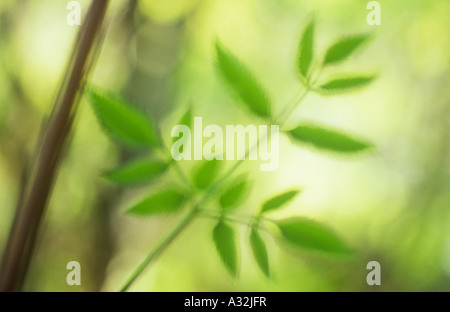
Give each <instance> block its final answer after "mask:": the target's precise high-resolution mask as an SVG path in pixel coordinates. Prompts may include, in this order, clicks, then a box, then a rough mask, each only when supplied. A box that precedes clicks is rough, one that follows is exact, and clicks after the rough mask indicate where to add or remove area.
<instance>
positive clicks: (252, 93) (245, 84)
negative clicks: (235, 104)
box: [216, 42, 271, 117]
mask: <svg viewBox="0 0 450 312" xmlns="http://www.w3.org/2000/svg"><path fill="white" fill-rule="evenodd" d="M216 53H217V67H218V69H219V72H220V73H221V75H222V76H223V78H224V79H225V80H226V81H227V83H228V84H229V85H230V86H231V87H232V89H233V90H234V91H235V92H236V93H237V95H238V96H239V97H240V98H241V100H242V101H243V102H244V104H245V105H247V107H248V108H249V109H250V110H251V111H252V112H253V113H255V114H256V115H258V116H261V117H270V106H271V103H270V100H269V98H268V96H267V93H266V92H265V91H264V89H263V88H262V87H261V85H260V84H259V83H258V81H257V80H256V78H255V77H254V76H253V74H252V73H251V72H250V71H249V70H248V69H247V67H246V66H245V65H244V64H242V63H241V62H240V61H239V60H238V59H237V58H236V57H235V56H234V55H233V54H232V53H231V52H230V51H228V50H227V49H226V48H225V47H223V46H222V45H221V44H220V43H219V42H217V43H216Z"/></svg>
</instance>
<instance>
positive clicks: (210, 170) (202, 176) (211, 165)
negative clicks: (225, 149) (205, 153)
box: [193, 159, 220, 190]
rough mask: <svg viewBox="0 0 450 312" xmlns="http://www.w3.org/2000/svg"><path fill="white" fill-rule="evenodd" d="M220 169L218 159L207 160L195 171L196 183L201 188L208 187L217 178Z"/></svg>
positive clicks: (194, 178)
mask: <svg viewBox="0 0 450 312" xmlns="http://www.w3.org/2000/svg"><path fill="white" fill-rule="evenodd" d="M219 169H220V163H219V161H218V160H217V159H213V160H209V161H208V160H207V161H205V162H204V163H202V164H201V166H200V167H199V168H198V169H197V171H195V173H194V177H193V180H194V185H195V187H197V188H198V189H200V190H204V189H206V188H207V187H208V186H210V185H211V183H212V182H213V181H214V179H215V178H216V176H217V174H218V172H219Z"/></svg>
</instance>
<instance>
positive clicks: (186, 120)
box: [172, 107, 192, 153]
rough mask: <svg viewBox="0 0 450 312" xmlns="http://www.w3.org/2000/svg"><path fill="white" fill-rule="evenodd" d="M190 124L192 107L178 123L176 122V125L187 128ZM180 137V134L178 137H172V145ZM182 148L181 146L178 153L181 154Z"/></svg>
mask: <svg viewBox="0 0 450 312" xmlns="http://www.w3.org/2000/svg"><path fill="white" fill-rule="evenodd" d="M191 124H192V107H191V108H189V109H188V110H187V111H186V113H184V115H183V117H181V119H180V121H179V122H178V124H177V125H184V126H188V127H191ZM180 136H182V134H181V133H180V134H179V136H178V137H173V138H172V143H173V142H175V141H177V140H178V139H179V138H180ZM183 148H184V147H183V146H181V148H180V153H183Z"/></svg>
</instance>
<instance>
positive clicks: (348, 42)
mask: <svg viewBox="0 0 450 312" xmlns="http://www.w3.org/2000/svg"><path fill="white" fill-rule="evenodd" d="M368 38H369V35H366V34H364V35H359V36H354V37H348V38H344V39H341V40H339V41H338V42H336V43H334V44H333V45H332V46H331V47H330V48H329V49H328V51H327V53H326V55H325V60H324V63H323V64H324V65H329V64H334V63H338V62H341V61H343V60H345V59H346V58H347V57H349V56H350V55H351V54H352V53H353V52H354V51H355V50H356V49H357V48H358V47H359V46H361V45H362V44H363V43H364V42H365V41H366V40H367V39H368Z"/></svg>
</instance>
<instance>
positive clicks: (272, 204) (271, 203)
mask: <svg viewBox="0 0 450 312" xmlns="http://www.w3.org/2000/svg"><path fill="white" fill-rule="evenodd" d="M298 193H300V190H292V191H287V192H284V193H282V194H279V195H277V196H275V197H272V198H271V199H269V200H267V201H266V202H265V203H264V204H263V206H262V210H261V213H264V212H268V211H271V210H275V209H277V208H280V207H281V206H283V205H285V204H286V203H287V202H289V201H290V200H292V199H293V198H294V197H295V196H297V194H298Z"/></svg>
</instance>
